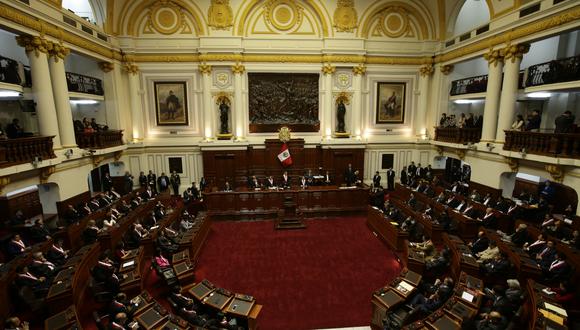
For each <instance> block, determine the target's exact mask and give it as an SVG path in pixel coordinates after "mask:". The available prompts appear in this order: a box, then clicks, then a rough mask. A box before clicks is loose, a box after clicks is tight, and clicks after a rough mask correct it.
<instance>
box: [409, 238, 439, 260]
mask: <svg viewBox="0 0 580 330" xmlns="http://www.w3.org/2000/svg"><path fill="white" fill-rule="evenodd" d="M410 244H411V246H413V247H415V248H416V249H417V250H419V251H421V253H422V254H423V256H424V257H425V261H431V260H433V259H434V258H435V257H436V256H437V250H436V249H435V245H434V244H433V242H432V241H431V239H430V238H428V237H426V236H423V242H420V243H410Z"/></svg>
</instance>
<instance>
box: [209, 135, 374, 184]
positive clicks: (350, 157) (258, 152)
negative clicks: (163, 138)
mask: <svg viewBox="0 0 580 330" xmlns="http://www.w3.org/2000/svg"><path fill="white" fill-rule="evenodd" d="M287 145H288V148H289V150H290V155H291V156H292V162H293V164H292V165H291V166H289V167H284V166H282V164H281V163H280V161H279V160H278V154H279V153H280V150H281V148H282V142H280V141H279V140H277V139H267V140H266V141H265V143H264V147H255V146H249V147H248V148H247V149H246V150H230V151H228V150H219V151H214V150H211V151H203V168H204V177H205V178H206V180H207V182H208V184H209V185H210V187H212V188H215V187H217V189H223V186H224V183H225V179H226V178H228V180H229V181H230V184H233V186H234V187H233V188H237V187H238V188H239V187H245V186H246V184H247V177H248V176H251V175H255V176H257V177H258V179H259V180H260V182H263V181H264V178H265V177H266V176H269V175H272V176H273V177H274V180H275V181H276V182H278V181H280V178H281V176H282V173H283V172H284V171H288V174H289V175H290V177H291V179H292V182H293V183H294V184H296V183H297V182H298V180H299V177H300V176H302V175H304V174H305V173H307V172H308V170H312V174H318V173H319V168H322V171H323V172H325V171H329V172H330V176H331V178H332V180H333V181H334V183H335V184H338V185H340V184H342V183H344V178H343V176H344V171H345V169H346V168H347V166H348V164H349V163H351V164H352V166H353V168H355V169H358V170H359V171H360V175H359V178H360V179H362V176H363V172H364V171H363V170H364V169H363V165H364V149H345V148H336V149H331V148H327V147H325V148H323V147H322V146H321V145H317V146H315V147H314V148H305V147H304V140H303V139H292V140H291V141H289V142H288V143H287Z"/></svg>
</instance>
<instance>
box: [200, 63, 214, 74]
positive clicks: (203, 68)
mask: <svg viewBox="0 0 580 330" xmlns="http://www.w3.org/2000/svg"><path fill="white" fill-rule="evenodd" d="M197 68H198V69H199V72H200V73H201V74H211V65H208V64H205V63H204V64H200V65H198V67H197Z"/></svg>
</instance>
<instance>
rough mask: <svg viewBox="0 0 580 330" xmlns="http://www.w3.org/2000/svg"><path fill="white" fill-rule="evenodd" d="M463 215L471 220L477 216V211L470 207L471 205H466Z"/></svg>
mask: <svg viewBox="0 0 580 330" xmlns="http://www.w3.org/2000/svg"><path fill="white" fill-rule="evenodd" d="M463 215H465V216H466V217H470V218H473V217H475V216H476V215H477V211H476V210H475V208H473V205H471V203H469V202H468V203H467V205H466V206H465V209H464V210H463Z"/></svg>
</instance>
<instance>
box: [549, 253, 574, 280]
mask: <svg viewBox="0 0 580 330" xmlns="http://www.w3.org/2000/svg"><path fill="white" fill-rule="evenodd" d="M571 270H572V268H571V267H570V264H568V262H567V261H566V255H565V254H564V253H562V252H558V253H556V258H555V259H554V261H552V263H550V265H549V266H548V267H547V268H545V269H544V268H542V271H543V273H544V277H545V278H546V279H547V280H548V281H549V282H553V281H564V280H568V279H569V277H570V275H571Z"/></svg>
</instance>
